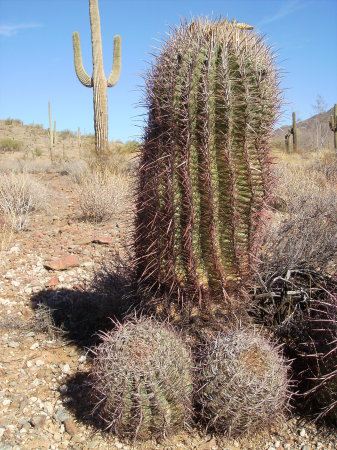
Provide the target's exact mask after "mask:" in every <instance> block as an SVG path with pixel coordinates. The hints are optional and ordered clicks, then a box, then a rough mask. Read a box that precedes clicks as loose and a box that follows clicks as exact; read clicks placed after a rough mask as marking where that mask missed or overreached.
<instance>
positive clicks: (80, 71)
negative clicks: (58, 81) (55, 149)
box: [73, 0, 121, 155]
mask: <svg viewBox="0 0 337 450" xmlns="http://www.w3.org/2000/svg"><path fill="white" fill-rule="evenodd" d="M89 13H90V25H91V42H92V63H93V72H92V77H90V76H89V75H88V74H87V73H86V71H85V70H84V68H83V63H82V54H81V45H80V35H79V33H78V32H77V31H75V32H74V33H73V46H74V63H75V70H76V75H77V77H78V79H79V80H80V82H81V83H82V84H83V85H84V86H86V87H92V88H93V99H94V127H95V148H96V152H97V154H98V155H102V154H104V152H105V151H106V150H107V145H108V100H107V87H112V86H114V85H115V84H116V83H117V81H118V79H119V75H120V71H121V37H120V36H118V35H116V36H115V37H114V54H113V65H112V70H111V73H110V75H109V77H108V78H107V79H106V77H105V74H104V67H103V54H102V40H101V25H100V18H99V11H98V0H89Z"/></svg>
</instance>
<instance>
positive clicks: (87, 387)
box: [61, 372, 106, 431]
mask: <svg viewBox="0 0 337 450" xmlns="http://www.w3.org/2000/svg"><path fill="white" fill-rule="evenodd" d="M66 386H67V391H66V393H64V394H62V396H61V400H62V403H63V405H64V406H65V407H66V408H67V410H68V411H69V412H70V413H71V414H72V415H73V416H74V417H75V419H76V420H77V421H78V422H79V423H84V424H86V425H89V426H92V427H93V428H94V429H95V430H97V431H105V428H106V425H105V424H104V422H103V421H102V419H100V417H99V416H98V414H97V413H95V412H93V411H94V408H95V405H96V402H95V400H94V398H93V396H92V388H91V380H90V373H88V372H77V373H75V374H74V375H72V376H71V377H70V378H68V380H67V382H66Z"/></svg>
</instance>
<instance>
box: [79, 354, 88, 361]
mask: <svg viewBox="0 0 337 450" xmlns="http://www.w3.org/2000/svg"><path fill="white" fill-rule="evenodd" d="M86 360H87V357H86V355H81V356H79V358H78V362H79V363H85V362H86Z"/></svg>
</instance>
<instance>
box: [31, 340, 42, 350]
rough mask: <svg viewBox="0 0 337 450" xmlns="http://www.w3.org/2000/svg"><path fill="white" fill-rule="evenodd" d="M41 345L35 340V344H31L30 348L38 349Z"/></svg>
mask: <svg viewBox="0 0 337 450" xmlns="http://www.w3.org/2000/svg"><path fill="white" fill-rule="evenodd" d="M39 346H40V344H39V343H38V342H35V343H34V344H33V345H31V346H30V347H29V348H30V350H36V349H37V348H38V347H39Z"/></svg>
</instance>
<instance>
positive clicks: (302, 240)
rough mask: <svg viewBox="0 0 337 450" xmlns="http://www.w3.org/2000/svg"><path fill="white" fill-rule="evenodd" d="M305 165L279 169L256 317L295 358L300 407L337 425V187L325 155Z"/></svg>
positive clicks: (285, 166) (253, 311)
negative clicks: (278, 200)
mask: <svg viewBox="0 0 337 450" xmlns="http://www.w3.org/2000/svg"><path fill="white" fill-rule="evenodd" d="M302 163H303V164H300V165H297V166H291V165H279V166H278V170H279V172H280V174H281V177H279V179H280V183H279V192H278V194H279V197H280V198H281V199H282V202H279V204H280V205H281V206H280V208H279V210H278V211H276V212H275V214H274V217H273V219H272V224H271V227H270V228H269V230H268V231H267V233H266V235H265V238H264V246H263V250H262V252H261V255H260V259H261V264H260V267H259V272H258V274H257V285H258V287H257V289H256V292H255V295H254V297H253V307H252V313H253V315H254V317H255V319H256V320H257V321H258V322H259V323H261V324H263V325H265V326H266V327H267V328H268V329H269V331H270V332H272V333H273V335H275V336H276V337H277V338H279V339H280V340H281V342H283V343H284V345H285V352H286V355H287V356H288V357H289V358H290V359H292V360H293V362H292V368H293V371H294V378H295V379H296V381H297V389H298V395H297V396H294V399H295V400H296V404H297V406H300V407H301V408H302V410H304V411H305V412H306V413H311V414H312V415H314V416H315V417H316V418H320V417H323V416H325V417H327V418H329V419H330V420H331V421H333V422H334V423H337V419H336V417H337V413H336V411H337V365H336V361H337V359H336V356H337V355H336V348H337V347H336V342H337V322H336V319H337V314H336V311H337V310H336V295H337V287H336V278H335V273H336V255H337V221H336V217H337V196H336V186H335V184H334V183H335V182H334V179H333V178H331V177H330V169H331V168H330V167H328V164H327V160H326V159H325V156H324V155H321V156H320V157H319V158H316V159H314V160H308V161H302ZM332 170H334V169H333V167H332ZM281 180H284V181H283V182H282V181H281Z"/></svg>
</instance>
